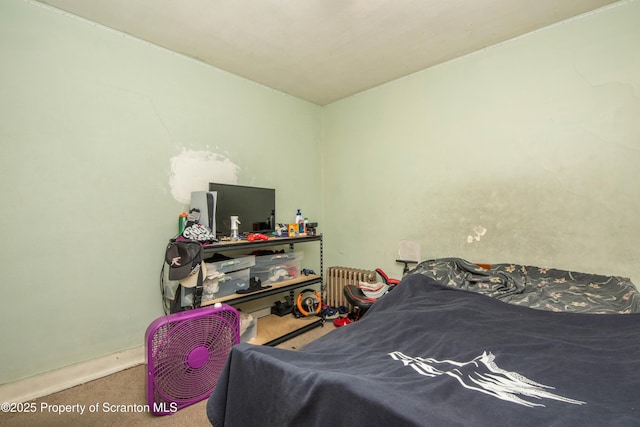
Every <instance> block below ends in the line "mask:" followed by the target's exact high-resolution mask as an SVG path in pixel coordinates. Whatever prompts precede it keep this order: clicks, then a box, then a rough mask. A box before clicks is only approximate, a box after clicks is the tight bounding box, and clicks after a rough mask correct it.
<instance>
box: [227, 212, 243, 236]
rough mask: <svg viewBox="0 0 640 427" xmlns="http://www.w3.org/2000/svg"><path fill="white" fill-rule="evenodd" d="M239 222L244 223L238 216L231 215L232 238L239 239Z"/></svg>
mask: <svg viewBox="0 0 640 427" xmlns="http://www.w3.org/2000/svg"><path fill="white" fill-rule="evenodd" d="M238 224H242V223H241V222H240V220H239V219H238V217H237V216H232V217H231V236H229V237H230V238H231V240H233V241H236V240H238Z"/></svg>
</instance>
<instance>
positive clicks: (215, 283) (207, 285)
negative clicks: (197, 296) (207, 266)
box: [202, 268, 250, 301]
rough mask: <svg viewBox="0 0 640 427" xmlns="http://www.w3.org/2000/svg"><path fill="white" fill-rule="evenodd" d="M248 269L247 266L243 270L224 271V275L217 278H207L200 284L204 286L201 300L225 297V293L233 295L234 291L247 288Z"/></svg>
mask: <svg viewBox="0 0 640 427" xmlns="http://www.w3.org/2000/svg"><path fill="white" fill-rule="evenodd" d="M249 271H250V270H249V269H248V268H245V269H243V270H238V271H230V272H228V273H224V276H222V277H220V278H219V279H215V280H210V279H207V280H206V281H205V282H204V283H203V284H202V286H203V287H204V290H203V293H202V300H203V301H208V300H212V299H216V298H220V297H226V296H227V295H234V294H235V293H236V291H239V290H241V289H247V288H248V287H249V279H250V276H249Z"/></svg>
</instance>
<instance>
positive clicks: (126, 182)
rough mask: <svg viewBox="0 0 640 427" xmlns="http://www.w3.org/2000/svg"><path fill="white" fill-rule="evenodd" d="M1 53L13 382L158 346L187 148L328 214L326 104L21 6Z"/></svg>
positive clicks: (11, 11) (0, 208) (0, 26)
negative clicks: (154, 328)
mask: <svg viewBox="0 0 640 427" xmlns="http://www.w3.org/2000/svg"><path fill="white" fill-rule="evenodd" d="M0 55H1V56H2V67H0V82H1V83H0V84H1V88H2V89H1V91H2V96H0V144H2V153H3V154H2V156H1V157H0V174H1V177H2V179H1V180H0V194H2V204H1V205H0V217H2V218H3V219H4V220H3V221H2V225H1V226H0V229H1V234H2V236H3V244H2V245H0V260H1V261H0V262H1V265H2V279H1V280H2V298H0V313H1V314H0V319H1V321H2V325H3V328H2V330H1V331H0V342H2V345H1V346H0V353H1V355H0V360H1V361H2V363H1V364H0V383H5V382H9V381H13V380H16V379H20V378H24V377H27V376H31V375H34V374H38V373H41V372H45V371H49V370H52V369H55V368H59V367H62V366H66V365H70V364H73V363H76V362H80V361H84V360H89V359H93V358H96V357H100V356H104V355H108V354H111V353H114V352H117V351H120V350H124V349H128V348H133V347H136V346H139V345H142V344H143V338H144V332H145V329H146V327H147V326H148V325H149V324H150V323H151V322H152V321H153V320H154V319H155V318H157V317H159V316H160V315H162V313H163V312H162V308H161V302H160V293H159V276H160V269H161V267H162V262H163V259H164V248H165V246H166V242H167V240H168V239H169V238H170V237H172V236H173V235H174V234H175V233H176V230H177V218H178V214H179V213H180V212H182V211H183V210H184V209H185V208H188V203H187V205H186V206H185V204H184V203H183V200H182V199H181V198H180V197H177V196H179V194H178V195H177V196H176V194H174V191H173V190H174V189H175V188H174V187H178V188H180V185H178V184H179V183H180V181H181V180H185V179H186V180H187V182H190V181H189V180H190V178H191V177H190V176H184V171H182V173H183V175H182V176H175V175H176V173H175V172H176V168H174V166H175V164H174V163H173V162H174V161H176V159H177V160H180V159H183V160H184V154H185V153H186V154H189V153H196V154H198V153H199V154H202V153H205V154H206V155H207V156H208V157H209V159H210V160H211V161H210V162H209V163H210V166H211V167H212V168H215V167H216V166H220V165H224V164H227V165H228V164H232V165H234V166H235V167H234V168H232V171H233V174H229V173H228V171H227V170H224V171H215V170H211V171H210V172H211V176H212V177H214V178H215V177H218V178H220V179H221V180H224V182H232V183H234V182H235V183H238V184H245V185H257V186H264V187H273V188H276V193H277V201H276V203H277V206H278V215H277V219H278V220H281V221H289V220H290V219H293V218H294V215H295V209H296V208H298V207H300V208H302V209H303V212H304V213H305V215H307V216H309V217H311V218H319V217H320V215H321V214H322V212H321V182H320V179H321V173H320V167H321V161H320V146H319V142H320V124H321V122H320V120H321V116H320V107H318V106H316V105H313V104H310V103H307V102H304V101H301V100H299V99H297V98H293V97H290V96H287V95H284V94H282V93H279V92H276V91H274V90H272V89H269V88H266V87H263V86H260V85H258V84H256V83H253V82H250V81H247V80H244V79H242V78H239V77H237V76H234V75H230V74H228V73H225V72H222V71H220V70H218V69H215V68H213V67H210V66H207V65H204V64H202V63H199V62H197V61H194V60H190V59H187V58H185V57H182V56H180V55H177V54H175V53H172V52H169V51H166V50H163V49H160V48H157V47H154V46H151V45H149V44H147V43H144V42H141V41H139V40H136V39H132V38H130V37H127V36H124V35H123V34H121V33H117V32H115V31H111V30H108V29H106V28H103V27H99V26H96V25H95V24H93V23H90V22H86V21H83V20H80V19H78V18H74V17H72V16H69V15H67V14H63V13H61V12H59V11H56V10H54V9H50V8H48V7H43V6H38V5H37V4H33V3H27V2H25V1H22V0H8V1H2V2H0ZM187 157H188V156H187ZM200 157H203V156H200ZM205 157H206V156H205ZM223 160H224V161H223ZM201 163H202V162H201ZM206 165H207V163H206V162H205V166H206ZM177 170H178V171H180V170H181V169H180V168H177ZM207 182H208V181H207V180H206V179H205V180H203V182H202V183H201V184H200V185H201V187H194V188H191V190H194V191H195V190H206V189H207V188H206V185H207Z"/></svg>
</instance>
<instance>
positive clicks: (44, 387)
mask: <svg viewBox="0 0 640 427" xmlns="http://www.w3.org/2000/svg"><path fill="white" fill-rule="evenodd" d="M143 363H145V355H144V346H139V347H135V348H132V349H129V350H124V351H120V352H118V353H113V354H110V355H108V356H104V357H100V358H97V359H93V360H88V361H86V362H81V363H77V364H75V365H71V366H66V367H64V368H60V369H56V370H53V371H50V372H45V373H43V374H40V375H35V376H33V377H29V378H25V379H23V380H18V381H14V382H11V383H7V384H2V385H0V402H26V401H28V400H32V399H37V398H39V397H43V396H47V395H49V394H52V393H57V392H59V391H62V390H66V389H68V388H71V387H75V386H77V385H80V384H84V383H86V382H89V381H93V380H96V379H98V378H102V377H106V376H107V375H111V374H115V373H116V372H120V371H122V370H125V369H128V368H132V367H134V366H138V365H140V364H143Z"/></svg>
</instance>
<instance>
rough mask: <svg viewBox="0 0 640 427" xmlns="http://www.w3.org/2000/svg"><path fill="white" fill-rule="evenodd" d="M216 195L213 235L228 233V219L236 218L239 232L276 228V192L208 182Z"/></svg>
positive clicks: (210, 189) (229, 230) (229, 221)
mask: <svg viewBox="0 0 640 427" xmlns="http://www.w3.org/2000/svg"><path fill="white" fill-rule="evenodd" d="M209 191H215V192H216V193H217V196H216V235H218V236H229V235H230V234H231V216H238V217H239V218H238V219H239V220H240V224H239V225H238V233H240V234H242V233H270V232H272V231H273V229H274V228H275V217H276V190H275V189H273V188H260V187H247V186H243V185H231V184H217V183H214V182H211V183H209Z"/></svg>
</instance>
